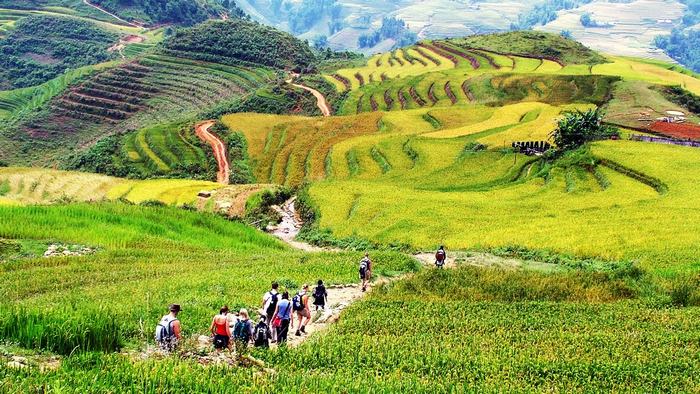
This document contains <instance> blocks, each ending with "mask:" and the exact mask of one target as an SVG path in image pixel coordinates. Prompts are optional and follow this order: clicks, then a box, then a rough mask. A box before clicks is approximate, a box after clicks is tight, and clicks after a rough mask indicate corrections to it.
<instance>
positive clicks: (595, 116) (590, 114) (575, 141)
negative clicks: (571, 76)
mask: <svg viewBox="0 0 700 394" xmlns="http://www.w3.org/2000/svg"><path fill="white" fill-rule="evenodd" d="M619 135H620V132H619V130H618V129H617V128H616V127H612V126H608V125H605V124H603V114H602V112H601V111H600V109H595V110H593V109H590V110H588V111H586V112H582V111H576V112H570V113H567V114H566V115H565V116H564V118H563V119H561V120H559V122H558V124H557V128H556V130H554V132H553V133H552V138H553V140H554V143H555V144H556V146H557V149H558V150H559V151H568V150H573V149H576V148H579V147H581V146H583V145H585V144H586V143H589V142H592V141H598V140H604V139H609V138H611V137H614V136H619Z"/></svg>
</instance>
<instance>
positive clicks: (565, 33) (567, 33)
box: [559, 30, 574, 40]
mask: <svg viewBox="0 0 700 394" xmlns="http://www.w3.org/2000/svg"><path fill="white" fill-rule="evenodd" d="M559 35H560V36H562V37H564V38H566V39H567V40H573V39H574V35H573V34H571V30H562V31H561V32H560V33H559Z"/></svg>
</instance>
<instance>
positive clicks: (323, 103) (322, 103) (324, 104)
mask: <svg viewBox="0 0 700 394" xmlns="http://www.w3.org/2000/svg"><path fill="white" fill-rule="evenodd" d="M296 77H297V75H296V74H293V75H292V76H291V77H290V78H289V79H288V80H286V81H285V82H287V83H288V84H290V85H292V86H294V87H295V88H299V89H303V90H306V91H307V92H310V93H311V94H313V95H314V97H316V106H317V107H318V109H319V110H320V111H321V113H322V114H323V116H331V112H332V111H331V106H330V105H329V104H328V100H326V97H325V96H324V95H323V94H322V93H321V92H319V91H318V90H316V89H314V88H310V87H308V86H304V85H301V84H298V83H294V78H296Z"/></svg>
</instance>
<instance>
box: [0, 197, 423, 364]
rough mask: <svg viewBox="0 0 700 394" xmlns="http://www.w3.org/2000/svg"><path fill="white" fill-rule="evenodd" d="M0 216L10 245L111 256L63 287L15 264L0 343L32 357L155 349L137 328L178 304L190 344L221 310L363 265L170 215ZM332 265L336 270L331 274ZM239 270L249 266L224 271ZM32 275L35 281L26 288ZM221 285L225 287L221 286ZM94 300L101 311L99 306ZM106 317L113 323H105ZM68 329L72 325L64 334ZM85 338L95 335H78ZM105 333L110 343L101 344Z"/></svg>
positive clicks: (120, 208) (14, 211) (166, 211)
mask: <svg viewBox="0 0 700 394" xmlns="http://www.w3.org/2000/svg"><path fill="white" fill-rule="evenodd" d="M0 210H1V211H2V216H3V218H5V219H6V220H3V223H2V225H1V227H0V236H2V237H4V238H12V239H57V240H61V241H64V242H81V243H87V244H90V245H94V246H98V247H100V248H104V250H105V252H103V253H100V254H98V255H95V256H90V257H83V258H80V259H76V260H73V261H70V260H65V264H62V267H63V268H62V269H61V270H62V271H63V273H62V274H60V278H61V280H60V281H58V282H57V281H56V280H55V278H56V277H55V276H53V275H52V276H47V275H44V274H42V272H50V271H54V270H55V267H54V266H53V264H51V263H50V261H48V260H47V261H45V262H41V261H31V260H29V261H26V262H21V263H17V264H15V265H13V266H10V267H8V268H12V269H8V270H5V271H3V272H2V273H0V276H2V278H1V279H0V280H1V281H2V283H17V285H16V286H3V290H2V292H3V294H2V299H3V300H4V301H3V302H4V303H5V304H4V305H3V308H2V312H1V313H0V333H1V334H0V335H2V337H3V338H5V339H10V340H14V341H17V342H19V343H20V344H22V345H23V346H24V347H27V348H36V349H45V350H52V351H55V352H58V353H61V354H66V355H67V354H69V353H71V352H74V351H76V349H75V348H76V347H77V350H78V351H81V350H82V351H84V350H104V351H111V350H115V349H118V348H119V347H121V346H122V345H123V344H125V343H127V342H128V341H134V340H135V341H139V342H140V341H143V340H147V339H149V338H150V335H151V330H150V329H149V330H147V332H146V331H144V330H143V328H142V327H141V326H140V325H139V321H141V322H150V321H156V320H157V319H158V318H159V317H160V315H161V308H162V305H167V304H168V303H169V302H173V301H174V300H179V302H180V303H182V304H183V307H185V308H187V309H188V314H189V315H188V316H189V317H187V318H186V320H183V326H184V327H185V330H186V335H187V336H189V335H191V334H193V333H197V332H201V330H203V327H206V326H207V325H208V323H209V319H210V318H211V316H210V314H211V311H212V308H214V306H215V305H219V304H224V303H229V304H231V305H239V306H243V305H245V306H248V307H249V309H250V310H255V305H257V304H258V301H259V296H260V294H262V293H263V292H264V291H265V290H266V288H267V287H268V286H269V284H270V282H271V281H273V280H280V281H282V282H283V283H295V284H296V285H297V286H298V285H299V284H300V283H303V282H312V281H315V280H316V279H317V278H318V277H323V278H324V279H325V280H326V281H327V282H328V283H339V282H340V283H347V282H350V281H353V280H354V277H355V272H354V271H355V270H354V265H355V260H356V259H358V258H359V256H358V254H352V253H347V254H338V255H327V254H320V255H307V256H304V255H302V254H300V253H297V252H291V251H289V250H288V249H287V248H285V247H283V246H282V244H280V243H279V242H278V241H275V240H273V239H272V238H271V237H269V236H266V235H264V234H262V233H259V232H258V231H257V230H254V229H252V228H250V227H246V226H244V225H242V224H238V223H233V222H229V221H226V220H224V219H222V218H219V217H216V216H213V215H206V214H201V213H196V212H188V211H183V210H176V209H172V208H165V207H163V208H152V207H151V208H149V207H136V206H129V205H123V204H98V205H69V206H51V207H3V208H0ZM39 217H41V221H37V220H36V219H37V218H39ZM20 223H22V225H20ZM328 260H331V261H333V267H334V268H332V269H329V266H328ZM232 261H241V262H243V261H244V262H246V263H245V264H225V265H222V264H221V263H222V262H232ZM376 261H377V267H378V269H379V270H383V269H386V270H390V271H406V270H414V269H415V268H416V263H415V261H413V260H412V259H410V258H407V257H402V256H401V255H398V254H391V253H384V254H380V255H377V256H376ZM47 263H48V264H47ZM300 263H303V264H300ZM78 267H80V269H79V270H77V271H76V269H77V268H78ZM120 267H121V268H120ZM174 273H176V274H174ZM25 275H32V276H33V277H35V278H36V279H37V280H34V281H32V283H31V284H30V285H29V284H26V283H25V284H23V285H19V283H20V281H22V279H20V278H21V277H24V276H25ZM42 277H43V278H44V279H45V280H43V279H41V278H42ZM221 277H224V278H228V279H227V280H226V281H225V282H220V280H216V279H215V278H221ZM108 282H109V283H108ZM217 282H220V283H221V286H220V287H217V285H216V283H217ZM227 289H231V290H232V289H235V291H234V293H233V294H232V293H231V292H229V291H228V290H227ZM94 297H98V298H99V299H101V300H104V302H103V303H102V304H100V303H95V301H94V299H95V298H94ZM56 303H59V304H60V305H62V306H61V307H57V308H53V310H52V312H50V313H47V311H46V309H45V306H47V305H56ZM107 308H109V310H110V313H109V314H104V313H103V312H104V311H106V310H107ZM65 321H71V323H70V324H61V322H65ZM39 322H43V323H44V324H43V325H38V324H36V323H39ZM80 332H89V333H91V334H89V335H76V334H78V333H80ZM107 332H109V333H110V335H102V334H104V333H107Z"/></svg>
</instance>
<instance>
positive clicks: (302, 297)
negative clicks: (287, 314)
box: [292, 284, 311, 337]
mask: <svg viewBox="0 0 700 394" xmlns="http://www.w3.org/2000/svg"><path fill="white" fill-rule="evenodd" d="M292 306H293V307H294V311H295V312H296V313H297V318H298V319H299V326H297V332H296V334H295V335H296V336H298V337H300V336H301V334H302V333H304V334H306V325H307V324H309V322H310V321H311V310H310V309H309V285H307V284H304V286H302V287H301V291H300V292H298V293H297V295H295V296H294V298H293V299H292Z"/></svg>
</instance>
